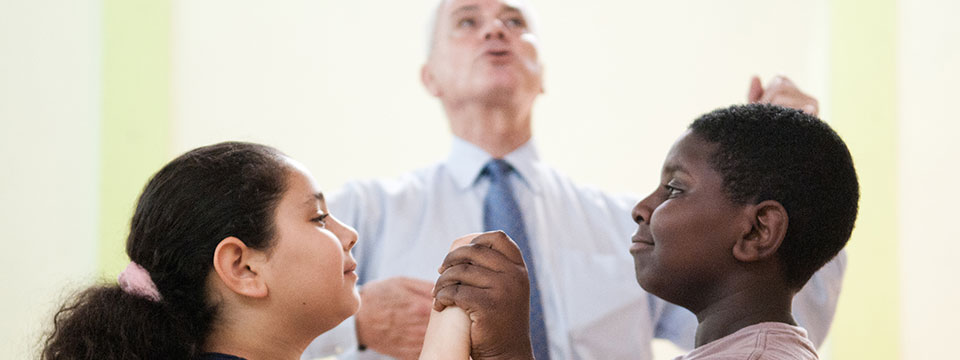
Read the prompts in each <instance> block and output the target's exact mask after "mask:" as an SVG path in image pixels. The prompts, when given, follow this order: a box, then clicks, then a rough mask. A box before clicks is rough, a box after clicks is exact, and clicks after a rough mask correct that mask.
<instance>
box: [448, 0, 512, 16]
mask: <svg viewBox="0 0 960 360" xmlns="http://www.w3.org/2000/svg"><path fill="white" fill-rule="evenodd" d="M485 2H486V1H483V0H444V1H443V4H442V5H441V9H442V12H443V13H444V14H445V15H450V14H453V13H456V12H462V11H475V10H479V9H480V8H481V5H482V3H485ZM496 3H498V5H500V10H506V11H518V12H520V13H521V14H523V15H524V16H526V15H527V12H528V9H527V4H526V2H524V1H522V0H498V1H496Z"/></svg>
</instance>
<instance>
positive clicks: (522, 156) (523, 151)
mask: <svg viewBox="0 0 960 360" xmlns="http://www.w3.org/2000/svg"><path fill="white" fill-rule="evenodd" d="M490 159H493V157H492V156H490V154H487V152H486V151H483V149H481V148H479V147H477V146H476V145H473V144H471V143H469V142H467V141H466V140H463V139H461V138H459V137H456V136H454V137H453V145H452V147H451V150H450V156H449V157H447V160H446V162H445V163H444V164H445V165H446V167H447V169H449V170H450V174H451V176H453V180H454V181H455V182H456V184H457V187H459V188H460V189H461V190H465V189H467V188H469V187H471V186H473V184H474V183H475V182H476V180H477V177H478V176H479V175H480V172H481V171H483V166H484V165H486V164H487V162H488V161H490ZM503 159H504V160H506V161H507V162H508V163H510V165H511V166H513V168H514V170H516V171H517V174H519V175H520V178H521V179H522V180H523V181H522V183H523V184H525V185H526V186H527V187H528V188H529V189H530V191H531V192H533V193H534V194H539V193H540V179H539V176H538V173H537V171H536V167H537V166H539V163H540V155H539V154H537V149H536V147H535V146H534V145H533V140H530V141H527V142H526V143H525V144H523V145H521V146H520V147H519V148H517V149H516V150H514V151H513V152H511V153H509V154H507V156H504V157H503Z"/></svg>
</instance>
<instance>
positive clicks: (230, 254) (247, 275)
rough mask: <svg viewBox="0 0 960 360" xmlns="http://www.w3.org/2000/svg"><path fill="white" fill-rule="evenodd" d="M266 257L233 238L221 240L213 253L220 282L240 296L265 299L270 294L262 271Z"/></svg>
mask: <svg viewBox="0 0 960 360" xmlns="http://www.w3.org/2000/svg"><path fill="white" fill-rule="evenodd" d="M265 259H266V257H265V256H264V254H263V253H262V252H260V251H258V250H255V249H251V248H249V247H247V245H246V244H244V243H243V241H240V239H237V238H235V237H233V236H231V237H228V238H225V239H223V240H220V244H217V249H216V250H215V251H214V252H213V268H214V270H215V271H216V272H217V276H218V277H219V278H220V281H222V282H223V284H224V285H226V287H227V288H228V289H230V290H231V291H233V292H234V293H237V294H238V295H242V296H247V297H252V298H264V297H266V296H267V294H268V293H269V289H268V288H267V283H266V282H265V278H264V276H262V275H261V274H260V270H261V269H262V266H263V264H264V260H265Z"/></svg>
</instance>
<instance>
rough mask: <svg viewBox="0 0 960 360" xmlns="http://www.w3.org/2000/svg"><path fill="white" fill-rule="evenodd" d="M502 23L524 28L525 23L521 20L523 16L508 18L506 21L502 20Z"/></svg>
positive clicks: (510, 26) (511, 26)
mask: <svg viewBox="0 0 960 360" xmlns="http://www.w3.org/2000/svg"><path fill="white" fill-rule="evenodd" d="M504 24H506V25H507V27H509V28H525V27H527V23H526V22H525V21H523V18H510V19H507V21H504Z"/></svg>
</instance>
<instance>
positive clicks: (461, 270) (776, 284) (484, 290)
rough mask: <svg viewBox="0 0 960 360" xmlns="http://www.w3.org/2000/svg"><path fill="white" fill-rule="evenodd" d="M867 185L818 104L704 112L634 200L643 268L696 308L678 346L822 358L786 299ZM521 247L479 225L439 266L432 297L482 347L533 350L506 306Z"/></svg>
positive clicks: (637, 255) (520, 352) (836, 248)
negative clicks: (653, 185)
mask: <svg viewBox="0 0 960 360" xmlns="http://www.w3.org/2000/svg"><path fill="white" fill-rule="evenodd" d="M859 197H860V195H859V184H858V181H857V175H856V171H855V169H854V167H853V161H852V159H851V157H850V152H849V151H848V150H847V147H846V145H845V144H844V143H843V140H841V139H840V137H839V136H837V134H836V133H835V132H834V131H833V130H832V129H830V127H829V126H827V125H826V124H825V123H823V122H822V121H820V120H818V119H817V118H815V117H813V116H810V115H807V114H804V113H802V112H800V111H797V110H792V109H787V108H782V107H778V106H772V105H763V104H750V105H738V106H732V107H729V108H725V109H719V110H715V111H713V112H711V113H708V114H706V115H703V116H702V117H700V118H699V119H697V120H695V121H694V122H693V123H692V124H691V125H690V128H689V130H688V131H687V132H685V133H684V134H683V135H682V136H681V137H680V139H678V140H677V142H676V143H675V144H674V145H673V147H672V148H671V150H670V152H669V153H668V154H667V157H666V160H665V161H664V166H663V171H662V174H661V181H660V185H659V186H658V187H657V189H656V190H655V191H654V192H653V193H652V194H650V195H649V196H648V197H647V198H645V199H644V200H642V201H640V202H639V203H638V204H637V205H636V206H635V207H634V209H633V214H632V215H633V218H634V220H635V222H636V223H637V225H638V228H637V231H636V233H635V234H634V236H633V239H632V240H633V243H632V245H631V246H630V252H631V254H633V257H634V265H635V270H636V277H637V282H638V283H639V284H640V286H642V287H643V288H644V289H645V290H646V291H648V292H650V293H652V294H654V295H657V296H659V297H661V298H663V299H664V300H667V301H670V302H672V303H675V304H678V305H680V306H683V307H685V308H687V309H689V310H691V311H692V312H693V313H694V314H696V316H697V319H698V321H699V326H698V327H697V335H696V349H694V350H693V351H692V352H690V353H689V354H687V355H685V356H682V357H680V358H679V359H682V360H695V359H751V360H759V359H817V358H818V357H817V354H816V349H815V347H814V345H813V343H812V342H810V340H808V339H807V336H806V331H805V330H804V329H802V328H800V327H798V326H797V324H796V322H795V321H794V319H793V316H792V311H791V301H792V299H793V297H794V295H795V294H796V293H797V292H798V291H799V290H800V289H801V288H802V287H803V285H804V284H805V283H806V282H807V281H808V280H809V279H810V277H811V276H812V275H813V274H814V272H816V271H817V270H818V269H819V268H820V267H822V266H823V265H824V264H826V263H827V262H828V261H829V260H830V259H832V258H833V257H834V256H836V255H837V253H839V252H840V250H841V249H842V248H843V246H844V245H845V244H846V242H847V240H848V239H849V238H850V233H851V232H852V230H853V224H854V221H855V220H856V216H857V203H858V201H859ZM517 254H519V251H518V250H516V246H515V245H512V244H511V242H510V241H508V239H507V238H506V236H501V237H499V238H497V237H494V236H487V237H478V238H477V239H475V240H474V241H473V245H471V246H465V247H462V248H460V249H458V250H455V251H453V252H451V253H450V254H449V255H448V256H447V259H445V261H444V264H443V265H442V266H441V268H440V270H441V276H440V278H439V279H438V280H437V286H436V287H435V290H434V291H435V295H436V298H437V302H436V303H435V309H437V310H442V309H443V308H444V307H445V306H452V305H456V306H458V307H460V308H462V309H464V311H466V312H467V314H469V316H470V318H471V320H472V325H471V330H470V339H471V341H472V345H471V346H472V350H471V355H472V356H473V358H474V359H480V358H508V359H522V358H531V357H532V354H531V351H530V348H529V337H528V336H524V335H527V334H525V331H524V329H527V327H528V324H527V323H526V322H525V321H524V320H525V319H526V317H524V316H520V315H516V314H513V313H512V312H511V311H513V312H516V311H517V309H519V310H523V309H524V308H523V306H522V305H524V304H525V302H526V299H525V298H524V297H523V296H522V295H523V294H525V293H524V292H523V291H511V290H516V289H518V288H519V289H521V290H522V287H521V286H519V285H517V283H518V282H517V281H515V280H513V281H512V279H516V278H520V279H523V278H524V277H523V275H524V274H523V261H522V260H519V261H518V259H519V255H517ZM518 268H519V269H518ZM467 274H469V275H467ZM513 292H516V293H519V295H516V296H513V295H511V294H512V293H513ZM502 313H511V314H512V315H510V316H506V315H501V314H502ZM511 320H512V321H511Z"/></svg>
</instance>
